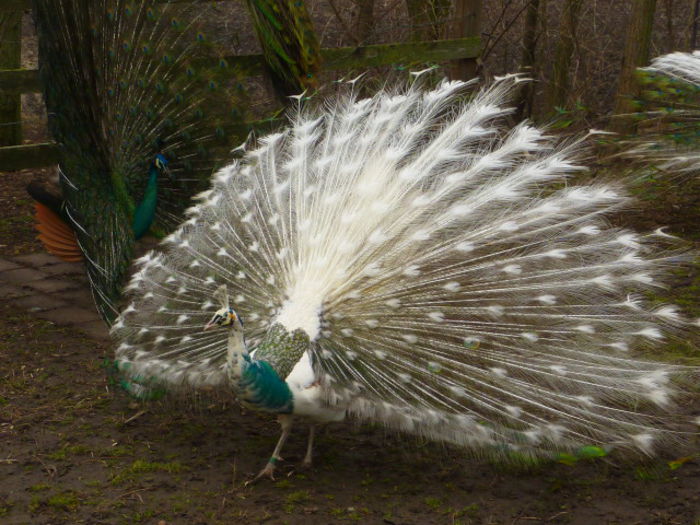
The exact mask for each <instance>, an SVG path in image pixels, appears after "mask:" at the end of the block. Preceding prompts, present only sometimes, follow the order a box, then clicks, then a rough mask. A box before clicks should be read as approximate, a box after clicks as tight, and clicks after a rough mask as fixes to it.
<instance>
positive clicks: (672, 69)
mask: <svg viewBox="0 0 700 525" xmlns="http://www.w3.org/2000/svg"><path fill="white" fill-rule="evenodd" d="M640 77H641V80H642V82H643V86H644V88H643V93H642V97H641V99H640V100H639V101H638V105H639V107H640V113H639V116H640V118H643V119H644V120H643V121H642V123H641V124H640V134H639V135H640V136H639V137H638V138H635V139H634V140H631V141H630V142H629V143H628V146H629V150H628V151H625V152H624V153H623V155H624V156H625V157H627V158H632V159H636V160H638V161H640V162H641V163H644V164H645V165H647V166H648V165H649V164H650V163H651V164H653V165H654V166H656V167H657V168H659V169H661V170H662V171H664V172H666V173H669V174H671V175H686V176H687V175H691V176H697V175H698V174H700V147H698V144H700V51H693V52H692V53H681V52H676V53H670V54H668V55H664V56H660V57H657V58H655V59H654V60H653V61H652V63H651V65H650V66H649V67H646V68H643V69H642V70H640Z"/></svg>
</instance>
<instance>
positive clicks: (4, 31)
mask: <svg viewBox="0 0 700 525" xmlns="http://www.w3.org/2000/svg"><path fill="white" fill-rule="evenodd" d="M0 42H1V43H2V44H1V45H0V69H18V68H19V67H21V65H22V63H21V59H22V12H21V11H0ZM21 121H22V96H21V95H20V94H13V93H10V94H7V93H2V92H0V146H14V145H16V144H21V143H22V122H21Z"/></svg>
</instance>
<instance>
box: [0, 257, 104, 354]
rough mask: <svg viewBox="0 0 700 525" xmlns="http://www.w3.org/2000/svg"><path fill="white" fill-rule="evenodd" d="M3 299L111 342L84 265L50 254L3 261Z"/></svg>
mask: <svg viewBox="0 0 700 525" xmlns="http://www.w3.org/2000/svg"><path fill="white" fill-rule="evenodd" d="M0 300H3V301H9V302H10V303H11V304H13V305H15V306H17V308H20V309H22V310H25V311H28V312H31V313H33V314H34V315H36V316H37V317H39V318H41V319H46V320H47V321H51V322H52V323H54V324H56V325H58V326H68V327H72V328H77V329H78V330H80V331H81V332H83V333H85V335H87V336H89V337H91V338H93V339H97V340H99V341H107V340H109V333H108V330H107V325H106V324H105V323H104V322H103V321H102V320H101V319H100V317H99V315H98V314H97V310H96V309H95V305H94V303H93V300H92V295H91V294H90V290H89V287H88V282H87V277H86V276H85V270H84V268H83V263H67V262H63V261H61V260H60V259H58V258H56V257H54V256H53V255H50V254H48V253H33V254H30V255H20V256H17V257H5V258H0Z"/></svg>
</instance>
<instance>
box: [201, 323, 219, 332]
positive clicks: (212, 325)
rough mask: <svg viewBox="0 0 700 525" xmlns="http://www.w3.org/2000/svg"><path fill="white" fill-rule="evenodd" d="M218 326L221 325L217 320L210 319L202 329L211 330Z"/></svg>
mask: <svg viewBox="0 0 700 525" xmlns="http://www.w3.org/2000/svg"><path fill="white" fill-rule="evenodd" d="M217 326H219V323H217V322H216V321H209V322H208V323H207V324H205V325H204V328H203V329H202V331H203V332H206V331H207V330H211V329H212V328H216V327H217Z"/></svg>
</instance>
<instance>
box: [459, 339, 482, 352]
mask: <svg viewBox="0 0 700 525" xmlns="http://www.w3.org/2000/svg"><path fill="white" fill-rule="evenodd" d="M462 344H463V345H464V347H465V348H467V349H469V350H476V349H478V348H479V346H480V345H481V340H480V339H479V338H478V337H465V338H464V340H463V341H462Z"/></svg>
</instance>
